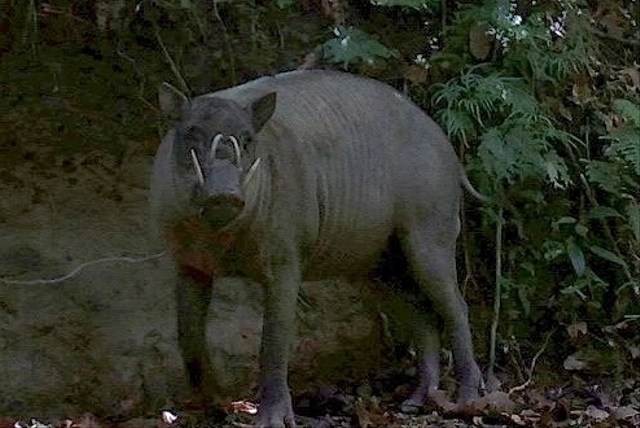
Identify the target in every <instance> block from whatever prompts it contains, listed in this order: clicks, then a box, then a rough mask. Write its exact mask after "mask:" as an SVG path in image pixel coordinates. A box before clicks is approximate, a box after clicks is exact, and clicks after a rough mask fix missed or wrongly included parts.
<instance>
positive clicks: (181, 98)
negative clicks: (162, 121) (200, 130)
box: [158, 82, 189, 121]
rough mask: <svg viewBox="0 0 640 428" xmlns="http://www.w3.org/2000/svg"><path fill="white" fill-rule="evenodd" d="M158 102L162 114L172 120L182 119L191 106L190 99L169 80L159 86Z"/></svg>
mask: <svg viewBox="0 0 640 428" xmlns="http://www.w3.org/2000/svg"><path fill="white" fill-rule="evenodd" d="M158 103H159V104H160V111H161V112H162V115H163V116H164V117H165V118H166V119H169V120H172V121H177V120H180V119H181V118H182V115H183V114H184V112H185V111H186V110H187V108H188V107H189V99H188V98H187V97H186V96H185V95H184V94H183V93H182V92H180V91H179V90H178V89H177V88H176V87H174V86H173V85H170V84H169V83H167V82H163V83H162V85H161V86H160V88H158Z"/></svg>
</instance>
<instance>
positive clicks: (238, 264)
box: [151, 70, 483, 427]
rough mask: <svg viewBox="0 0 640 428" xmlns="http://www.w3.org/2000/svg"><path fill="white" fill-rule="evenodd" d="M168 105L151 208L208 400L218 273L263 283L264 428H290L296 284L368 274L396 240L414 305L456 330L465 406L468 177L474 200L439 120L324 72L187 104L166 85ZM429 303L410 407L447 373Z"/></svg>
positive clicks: (260, 419) (473, 374)
mask: <svg viewBox="0 0 640 428" xmlns="http://www.w3.org/2000/svg"><path fill="white" fill-rule="evenodd" d="M160 105H161V109H162V110H163V112H164V113H165V114H166V115H167V116H168V117H173V118H175V119H176V120H177V124H176V126H175V128H174V129H173V130H171V131H170V132H169V133H168V134H167V135H166V137H165V138H164V139H163V141H162V144H161V146H160V148H159V149H158V153H157V155H156V159H155V164H154V172H153V178H152V182H151V185H152V186H151V187H152V191H151V202H152V204H151V205H152V215H153V221H154V222H155V224H156V227H157V230H158V231H159V233H160V234H161V235H162V236H163V237H164V238H165V239H166V242H167V244H168V247H169V248H170V250H171V253H172V254H173V257H174V259H175V260H176V262H177V265H178V271H179V280H178V284H177V287H176V297H177V308H178V334H179V344H180V347H181V351H182V355H183V358H184V362H185V365H186V369H187V374H188V376H189V380H190V382H191V384H192V386H193V387H194V388H195V390H196V391H197V393H198V394H200V396H201V397H204V399H208V397H209V396H208V392H209V391H213V390H215V389H216V385H215V380H214V376H212V375H211V367H210V362H209V360H208V356H207V355H208V354H207V348H206V344H205V324H206V317H207V310H208V307H209V301H210V298H211V287H212V284H213V281H215V279H216V278H218V277H220V276H229V275H234V276H237V275H239V276H244V277H248V278H251V279H253V280H255V281H258V282H259V283H261V284H263V286H264V287H265V290H266V293H265V296H266V297H265V301H264V305H265V312H264V325H263V332H262V343H261V349H260V367H261V371H260V373H261V375H260V380H259V391H260V408H259V412H258V416H257V425H258V426H261V427H281V426H284V425H287V426H293V425H294V423H295V422H294V413H293V410H292V406H291V397H290V394H289V388H288V385H287V365H288V361H289V350H290V345H291V344H292V339H293V336H294V333H295V327H294V321H295V310H296V299H297V296H298V291H299V289H300V284H301V282H302V281H308V280H319V279H325V278H332V277H345V278H347V279H349V278H352V277H354V276H364V275H367V274H368V273H369V272H370V271H371V270H372V269H373V268H374V267H375V266H376V263H377V261H378V259H379V257H380V255H381V253H382V251H383V250H384V249H385V248H386V247H387V244H388V242H389V239H390V237H392V236H394V237H396V238H397V242H399V244H400V248H401V250H402V252H403V253H404V257H405V258H406V261H407V265H408V268H409V271H410V273H411V279H412V281H413V282H414V284H416V285H417V286H415V287H413V288H415V289H416V290H417V294H418V296H417V299H416V301H418V302H420V301H423V302H428V304H429V305H430V306H429V307H432V308H433V309H434V311H435V313H436V314H437V316H438V317H439V319H440V320H441V321H442V323H443V325H444V327H445V330H446V331H447V332H448V334H449V337H450V339H451V346H452V351H453V357H454V364H455V371H456V378H457V381H458V385H459V387H458V401H459V402H464V401H467V400H469V399H473V398H475V397H477V396H478V394H479V392H480V391H481V389H482V385H483V383H482V376H481V373H480V370H479V369H478V366H477V364H476V362H475V360H474V355H473V347H472V340H471V332H470V329H469V323H468V317H467V306H466V304H465V302H464V300H463V298H462V296H461V294H460V292H459V289H458V286H457V282H456V281H457V280H456V267H455V245H456V238H457V236H458V233H459V231H460V221H459V217H458V211H459V205H460V197H461V193H462V189H461V187H463V186H464V187H466V188H467V189H468V190H469V191H470V192H471V193H473V194H474V195H476V196H479V195H477V193H476V192H475V191H474V190H473V188H472V187H471V185H470V184H469V182H468V180H467V178H466V176H465V175H464V173H463V172H462V169H461V167H460V164H459V162H458V159H457V157H456V155H455V152H454V150H453V148H452V147H451V144H450V143H449V142H448V141H447V138H446V137H445V135H444V134H443V132H442V130H441V129H440V128H439V127H438V125H436V123H435V122H433V120H431V119H430V118H429V117H428V116H426V115H425V114H424V113H423V112H422V111H421V110H420V109H419V108H418V107H417V106H416V105H414V104H413V103H412V102H411V101H410V100H408V99H407V98H406V97H405V96H404V95H402V94H401V93H399V92H398V91H396V90H395V89H393V88H391V87H389V86H387V85H385V84H382V83H380V82H377V81H374V80H370V79H366V78H361V77H356V76H352V75H349V74H344V73H338V72H331V71H319V70H316V71H296V72H290V73H283V74H278V75H276V76H273V77H265V78H261V79H258V80H254V81H251V82H248V83H246V84H243V85H240V86H236V87H233V88H230V89H226V90H222V91H219V92H215V93H211V94H207V95H203V96H200V97H197V98H195V99H193V100H191V101H189V100H187V99H186V98H185V97H184V96H182V95H180V94H179V92H178V91H177V90H175V89H174V88H172V87H171V86H170V85H167V84H165V85H164V86H163V87H162V88H161V91H160ZM218 135H221V137H218V138H216V136H218ZM214 140H215V141H216V145H215V146H216V148H215V153H214V152H212V142H213V141H214ZM236 142H237V144H236ZM192 149H193V150H192ZM238 152H239V154H240V159H238ZM256 159H259V162H258V164H257V165H256V164H255V163H254V162H255V161H256ZM418 306H419V307H424V306H425V305H418ZM423 312H424V317H423V320H422V323H421V324H420V325H419V326H418V327H417V328H416V330H417V331H416V334H417V341H418V343H419V344H420V345H421V346H422V355H423V357H422V364H421V375H420V382H419V385H418V387H417V389H416V390H415V392H414V393H413V394H412V395H411V397H410V398H409V399H408V400H407V401H406V402H405V403H404V406H403V408H405V409H412V408H413V409H415V408H418V407H420V406H421V405H422V404H423V402H424V400H425V399H426V397H427V396H428V394H429V393H430V392H432V391H434V390H435V389H437V387H438V383H439V375H440V374H439V361H438V350H439V347H440V342H439V332H438V330H437V329H436V327H435V323H434V322H433V320H432V319H431V318H430V317H432V316H433V314H430V313H429V312H428V311H423Z"/></svg>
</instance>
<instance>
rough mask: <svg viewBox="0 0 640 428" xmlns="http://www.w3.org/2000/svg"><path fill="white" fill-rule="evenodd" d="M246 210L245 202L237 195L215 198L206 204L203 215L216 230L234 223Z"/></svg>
mask: <svg viewBox="0 0 640 428" xmlns="http://www.w3.org/2000/svg"><path fill="white" fill-rule="evenodd" d="M242 208H244V201H243V200H242V199H241V198H239V197H238V196H237V195H233V194H226V195H216V196H213V197H211V198H209V199H207V201H206V202H205V203H204V205H203V207H202V211H201V215H202V217H203V218H204V220H205V221H206V222H207V223H209V224H210V225H211V226H212V227H214V228H221V227H224V226H226V225H227V224H229V223H230V222H231V221H233V220H234V219H235V218H236V217H238V215H239V214H240V212H241V211H242Z"/></svg>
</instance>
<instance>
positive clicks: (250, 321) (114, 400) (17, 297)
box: [0, 147, 384, 420]
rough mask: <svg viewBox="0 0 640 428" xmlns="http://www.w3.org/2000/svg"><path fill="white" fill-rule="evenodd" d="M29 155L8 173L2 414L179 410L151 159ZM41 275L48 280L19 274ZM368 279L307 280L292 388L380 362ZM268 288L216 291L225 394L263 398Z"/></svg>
mask: <svg viewBox="0 0 640 428" xmlns="http://www.w3.org/2000/svg"><path fill="white" fill-rule="evenodd" d="M30 150H33V153H35V154H33V155H31V154H27V155H26V156H22V159H20V160H19V161H16V162H12V163H11V164H10V165H6V164H5V165H2V167H1V168H0V177H2V179H1V180H0V278H3V279H4V280H5V282H4V283H2V284H0V349H2V351H1V352H0V390H1V391H3V394H1V395H0V415H6V416H13V417H17V418H23V420H27V419H28V418H32V417H34V418H43V419H49V420H52V419H58V418H60V417H63V416H64V417H70V418H74V417H75V418H77V417H79V416H80V415H83V414H86V413H90V414H92V415H96V417H99V418H102V419H105V418H106V419H113V418H119V419H126V418H132V417H140V416H144V415H146V414H154V413H155V414H157V413H158V412H159V411H160V409H167V408H171V409H175V408H176V407H178V408H179V406H180V403H183V402H184V401H185V400H186V399H187V398H188V389H187V387H186V384H185V377H184V372H183V368H182V363H181V360H180V356H179V352H178V349H177V344H176V329H175V313H174V302H173V293H174V291H173V274H174V272H173V264H172V262H171V260H170V258H169V257H167V256H162V255H159V254H160V253H161V252H162V251H164V249H163V246H162V244H161V243H160V242H158V241H157V240H155V239H154V237H153V236H152V234H151V232H150V230H149V229H150V228H149V226H148V216H147V213H148V211H147V188H148V186H147V182H148V175H149V169H150V165H151V161H152V159H151V157H150V156H148V155H145V154H142V153H131V154H129V156H127V158H126V159H125V160H124V161H123V162H122V163H121V164H119V165H117V164H116V161H115V160H114V158H113V157H111V156H110V155H108V154H104V153H97V152H96V153H92V154H90V155H88V156H84V157H83V158H74V159H73V160H72V161H69V160H67V159H63V158H62V157H61V158H60V159H53V164H52V165H50V167H48V168H45V167H43V165H42V158H43V157H44V156H42V157H41V156H40V155H39V154H38V153H37V152H35V149H29V148H24V147H23V148H20V151H21V152H24V153H32V152H31V151H30ZM7 158H8V157H7ZM5 159H6V158H5ZM88 262H89V264H87V263H88ZM94 262H95V263H94ZM81 265H84V267H83V269H81V270H80V271H76V269H77V268H78V267H79V266H81ZM70 272H71V273H72V272H75V273H74V274H73V275H70V276H69V277H68V278H67V279H64V280H60V278H62V277H65V276H66V275H68V274H69V273H70ZM56 279H57V280H56ZM34 280H35V281H39V280H45V281H41V283H28V282H27V283H20V282H19V281H34ZM12 281H14V282H12ZM15 281H18V282H17V283H16V282H15ZM362 287H363V285H362V284H360V285H358V284H355V285H349V284H345V283H340V282H326V283H322V284H318V283H316V284H306V285H305V288H304V292H303V296H302V299H301V310H300V311H299V312H300V314H299V324H300V326H301V327H300V329H301V333H300V339H299V341H298V343H297V344H296V359H295V361H294V364H293V367H292V384H294V385H296V386H298V387H300V388H308V389H313V388H314V387H316V386H318V385H321V384H323V383H327V384H333V383H335V382H337V381H339V380H340V379H342V380H345V379H348V378H353V377H358V376H359V377H361V378H362V379H363V381H366V377H367V376H368V374H370V373H372V372H375V371H376V370H379V368H380V364H381V358H382V357H381V352H383V351H384V350H382V348H381V342H380V340H379V337H380V329H379V328H378V323H377V320H376V311H377V310H378V309H379V307H376V304H372V305H369V306H368V307H367V304H366V302H367V301H368V300H369V299H368V298H367V297H366V296H364V297H363V295H362V294H361V293H362V290H363V288H362ZM260 295H261V289H260V287H259V286H258V285H257V284H250V283H244V282H242V281H240V280H237V279H227V280H224V281H221V282H220V283H218V284H217V285H216V287H215V296H214V298H213V302H212V310H211V319H210V325H209V341H210V343H211V345H212V351H211V352H212V359H213V361H214V365H215V366H216V371H217V372H218V373H219V376H220V382H221V384H222V385H223V387H224V390H223V391H220V395H221V396H222V397H224V398H225V399H229V400H231V399H233V398H235V399H239V398H245V399H251V398H252V394H254V393H255V391H254V387H255V381H256V378H257V376H256V375H257V359H256V354H257V349H258V341H259V333H260V330H261V311H262V308H261V304H260Z"/></svg>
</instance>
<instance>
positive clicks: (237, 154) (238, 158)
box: [229, 135, 242, 168]
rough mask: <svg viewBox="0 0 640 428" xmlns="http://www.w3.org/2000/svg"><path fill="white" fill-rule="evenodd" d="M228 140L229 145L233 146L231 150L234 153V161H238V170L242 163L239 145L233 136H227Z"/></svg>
mask: <svg viewBox="0 0 640 428" xmlns="http://www.w3.org/2000/svg"><path fill="white" fill-rule="evenodd" d="M229 139H230V140H231V143H232V144H233V150H234V151H235V152H236V159H237V160H238V166H239V167H240V168H242V163H241V162H240V160H241V159H240V155H241V153H240V145H239V144H238V139H237V138H236V137H234V136H233V135H230V136H229Z"/></svg>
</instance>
